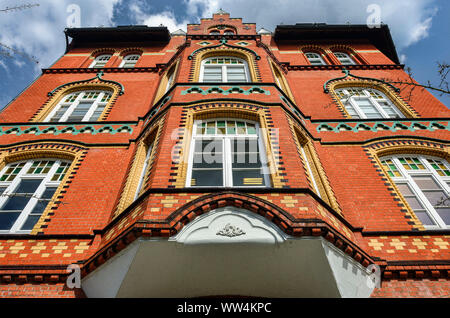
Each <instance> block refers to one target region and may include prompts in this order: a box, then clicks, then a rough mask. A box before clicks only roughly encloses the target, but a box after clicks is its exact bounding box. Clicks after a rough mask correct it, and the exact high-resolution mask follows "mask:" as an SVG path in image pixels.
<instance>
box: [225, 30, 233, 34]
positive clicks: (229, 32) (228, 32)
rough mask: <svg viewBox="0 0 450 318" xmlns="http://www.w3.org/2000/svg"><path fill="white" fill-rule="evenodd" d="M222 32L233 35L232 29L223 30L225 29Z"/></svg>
mask: <svg viewBox="0 0 450 318" xmlns="http://www.w3.org/2000/svg"><path fill="white" fill-rule="evenodd" d="M223 34H224V35H234V31H232V30H225V31H224V32H223Z"/></svg>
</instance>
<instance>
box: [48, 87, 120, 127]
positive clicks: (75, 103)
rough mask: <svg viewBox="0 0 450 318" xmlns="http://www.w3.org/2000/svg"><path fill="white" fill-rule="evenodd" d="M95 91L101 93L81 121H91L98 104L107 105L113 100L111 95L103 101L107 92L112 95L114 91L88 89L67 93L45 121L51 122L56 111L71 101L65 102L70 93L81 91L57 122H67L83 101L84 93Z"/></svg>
mask: <svg viewBox="0 0 450 318" xmlns="http://www.w3.org/2000/svg"><path fill="white" fill-rule="evenodd" d="M94 91H95V92H99V95H98V96H97V98H96V99H95V100H94V102H93V103H92V105H91V107H89V110H88V111H87V112H86V114H85V115H84V117H83V119H82V120H81V121H89V120H90V118H91V117H92V115H93V114H94V112H95V110H96V109H97V107H98V106H105V107H106V105H108V103H109V102H110V100H111V97H110V98H109V99H108V100H107V101H106V102H101V100H102V99H103V97H104V95H105V93H109V94H110V95H111V96H112V92H109V91H101V90H86V91H79V92H72V93H69V94H66V95H64V96H63V98H61V100H60V101H59V103H58V105H56V107H54V108H53V110H52V111H51V112H50V113H49V114H48V116H47V117H46V118H45V119H44V121H45V122H49V121H50V120H51V119H52V118H53V116H55V114H56V112H57V111H58V110H59V109H60V108H61V107H62V105H63V104H66V103H67V104H68V103H69V102H65V100H66V99H67V97H68V96H69V95H71V94H76V93H79V95H78V96H77V97H76V99H75V101H73V102H72V103H71V104H70V106H69V108H68V109H67V110H66V111H65V113H64V115H63V116H61V118H60V119H59V120H58V121H57V122H66V121H67V119H68V118H69V117H70V115H71V114H72V113H73V111H74V110H75V109H76V108H77V106H78V105H79V104H80V102H82V101H83V100H82V98H83V96H84V94H87V93H90V92H94ZM103 104H104V105H103Z"/></svg>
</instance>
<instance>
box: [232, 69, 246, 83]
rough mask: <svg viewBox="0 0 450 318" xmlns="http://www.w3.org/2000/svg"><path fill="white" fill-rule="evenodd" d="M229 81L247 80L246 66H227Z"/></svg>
mask: <svg viewBox="0 0 450 318" xmlns="http://www.w3.org/2000/svg"><path fill="white" fill-rule="evenodd" d="M227 81H228V82H246V81H247V79H246V77H245V70H244V67H243V66H242V67H227Z"/></svg>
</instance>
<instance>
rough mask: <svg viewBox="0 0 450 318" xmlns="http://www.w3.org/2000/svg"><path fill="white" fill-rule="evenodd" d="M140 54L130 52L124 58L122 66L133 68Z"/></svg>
mask: <svg viewBox="0 0 450 318" xmlns="http://www.w3.org/2000/svg"><path fill="white" fill-rule="evenodd" d="M139 58H140V55H139V54H130V55H127V56H125V57H124V58H123V61H122V63H121V64H120V67H124V68H131V67H134V66H135V65H136V63H137V61H138V60H139Z"/></svg>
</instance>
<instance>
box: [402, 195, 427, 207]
mask: <svg viewBox="0 0 450 318" xmlns="http://www.w3.org/2000/svg"><path fill="white" fill-rule="evenodd" d="M404 197H405V199H406V201H407V202H408V204H409V206H410V207H411V209H413V210H419V209H423V208H424V207H423V206H422V204H421V203H420V202H419V200H417V199H416V198H415V197H407V196H404Z"/></svg>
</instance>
